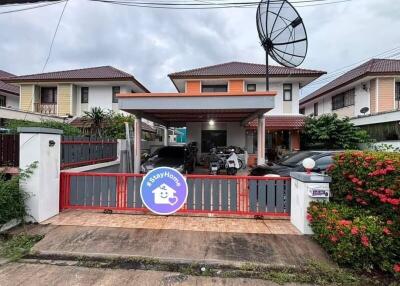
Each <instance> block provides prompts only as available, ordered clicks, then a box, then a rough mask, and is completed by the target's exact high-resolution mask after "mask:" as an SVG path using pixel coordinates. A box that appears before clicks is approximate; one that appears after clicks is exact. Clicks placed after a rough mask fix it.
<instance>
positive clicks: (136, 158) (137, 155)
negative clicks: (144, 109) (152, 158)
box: [133, 117, 142, 174]
mask: <svg viewBox="0 0 400 286" xmlns="http://www.w3.org/2000/svg"><path fill="white" fill-rule="evenodd" d="M133 133H134V135H133V138H134V143H133V172H134V173H137V174H138V173H140V163H141V162H140V159H141V153H142V152H141V151H142V119H141V118H140V117H135V121H134V123H133Z"/></svg>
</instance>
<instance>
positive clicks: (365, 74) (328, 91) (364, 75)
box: [299, 72, 400, 105]
mask: <svg viewBox="0 0 400 286" xmlns="http://www.w3.org/2000/svg"><path fill="white" fill-rule="evenodd" d="M399 74H400V72H367V73H364V74H362V75H360V76H358V77H356V78H353V79H351V80H348V81H346V82H344V83H342V84H340V85H338V86H335V87H332V88H330V89H328V90H326V91H324V92H322V93H320V94H316V95H315V96H313V97H310V98H308V99H306V100H304V101H302V100H301V99H300V102H299V104H300V105H301V104H306V103H308V102H310V101H312V100H314V99H316V98H318V97H321V96H324V95H326V94H328V93H330V92H332V91H334V90H335V89H339V88H342V87H345V86H346V85H349V84H351V83H353V82H355V81H358V80H360V79H362V78H364V77H367V76H388V75H399ZM328 84H329V83H328ZM321 88H323V87H321Z"/></svg>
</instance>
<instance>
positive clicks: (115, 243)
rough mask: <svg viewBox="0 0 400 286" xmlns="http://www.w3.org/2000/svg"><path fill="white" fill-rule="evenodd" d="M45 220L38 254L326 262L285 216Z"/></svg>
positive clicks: (75, 216) (74, 215)
mask: <svg viewBox="0 0 400 286" xmlns="http://www.w3.org/2000/svg"><path fill="white" fill-rule="evenodd" d="M67 218H69V219H67ZM93 218H94V219H95V220H96V225H94V223H95V221H94V219H93ZM117 222H118V223H119V224H118V223H117ZM48 223H50V224H51V227H50V228H49V232H48V233H47V234H46V236H45V237H44V239H43V240H41V241H40V242H39V243H37V244H36V245H35V246H34V248H33V251H35V252H37V253H38V254H39V255H56V256H62V255H64V256H76V257H79V256H94V257H96V256H98V257H109V258H115V257H120V258H128V257H150V258H157V259H159V260H164V261H169V262H187V263H206V264H209V263H210V264H212V263H217V264H228V265H238V264H239V265H240V264H242V263H249V262H251V263H259V264H266V265H276V266H296V265H297V266H298V265H305V264H307V263H308V262H309V260H318V261H322V262H328V261H329V260H328V258H327V255H326V254H325V252H324V251H323V250H322V249H321V248H320V247H319V246H318V245H317V244H316V243H315V242H314V241H312V240H311V238H310V237H308V236H302V235H299V234H298V232H297V231H295V230H294V228H293V226H292V225H291V224H290V222H288V221H287V220H286V221H281V220H268V221H267V220H266V221H263V220H254V219H251V220H249V219H246V220H245V219H221V218H205V217H178V216H171V217H160V216H143V215H141V216H136V215H126V214H125V215H124V214H121V215H114V214H112V215H106V214H102V213H87V212H69V213H67V214H65V213H64V214H61V215H60V216H58V217H55V218H53V219H51V220H49V221H48ZM67 224H69V225H67ZM116 224H118V225H119V227H115V225H116ZM234 230H236V231H234Z"/></svg>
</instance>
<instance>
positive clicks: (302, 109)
mask: <svg viewBox="0 0 400 286" xmlns="http://www.w3.org/2000/svg"><path fill="white" fill-rule="evenodd" d="M299 113H300V114H303V115H305V114H306V108H305V107H302V108H299Z"/></svg>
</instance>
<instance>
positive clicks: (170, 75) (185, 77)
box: [168, 72, 326, 81]
mask: <svg viewBox="0 0 400 286" xmlns="http://www.w3.org/2000/svg"><path fill="white" fill-rule="evenodd" d="M324 74H326V72H320V73H304V74H291V75H289V74H271V75H270V77H271V78H272V77H287V76H290V77H316V78H318V77H320V76H322V75H324ZM168 77H169V78H170V79H171V80H172V81H173V80H174V79H203V78H207V79H208V78H227V77H229V78H254V77H257V78H264V77H265V75H264V74H241V75H240V74H236V75H229V74H227V75H175V74H169V75H168Z"/></svg>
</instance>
